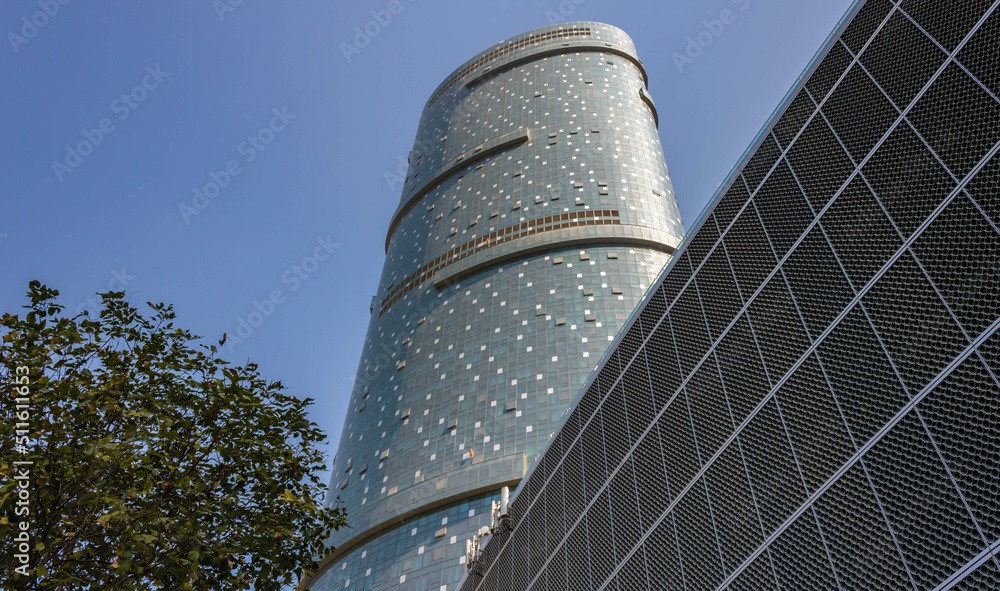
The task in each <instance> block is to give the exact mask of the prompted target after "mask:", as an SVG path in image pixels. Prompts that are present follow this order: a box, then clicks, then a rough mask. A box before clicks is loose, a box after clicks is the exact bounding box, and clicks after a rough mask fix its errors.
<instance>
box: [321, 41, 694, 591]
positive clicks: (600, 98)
mask: <svg viewBox="0 0 1000 591" xmlns="http://www.w3.org/2000/svg"><path fill="white" fill-rule="evenodd" d="M409 163H410V166H409V171H408V173H407V178H406V182H405V186H404V188H403V195H402V199H401V202H400V205H399V208H398V209H397V211H396V213H395V214H394V215H393V219H392V222H391V224H390V227H389V232H388V235H387V236H386V261H385V267H384V269H383V272H382V280H381V283H380V285H379V287H378V292H377V295H376V297H375V298H374V299H373V302H372V319H371V324H370V325H369V329H368V337H367V340H366V342H365V346H364V349H363V352H362V357H361V362H360V366H359V368H358V377H357V380H356V382H355V386H354V390H353V392H352V394H351V402H350V406H349V410H348V414H347V418H346V420H345V424H344V430H343V435H342V437H341V441H340V448H339V451H338V453H337V459H336V461H335V465H334V468H333V476H332V478H331V496H339V497H340V499H341V502H342V503H343V504H344V505H345V506H346V508H347V511H348V514H349V519H350V522H351V525H352V529H348V530H344V531H341V532H338V533H337V534H336V535H335V536H334V537H333V538H332V539H331V543H332V544H334V545H336V547H337V550H336V552H335V553H334V554H332V555H331V556H330V557H329V558H327V559H326V560H325V561H324V562H323V563H322V565H321V568H320V570H319V572H318V573H317V574H316V575H315V576H313V577H311V578H310V579H309V580H308V581H306V583H307V584H309V585H311V586H312V588H313V589H318V590H320V591H329V590H334V589H337V590H339V589H345V588H346V589H364V590H368V589H413V590H426V589H433V590H435V591H438V590H445V589H447V590H453V589H455V587H456V585H457V583H458V581H459V580H460V578H461V575H462V573H463V572H464V570H465V566H464V564H463V561H464V549H465V540H466V539H467V538H469V536H471V535H472V534H473V533H475V531H476V530H477V529H479V528H480V527H481V526H482V525H486V524H488V521H489V506H490V502H491V501H492V500H494V499H496V498H498V497H499V489H500V488H501V487H503V486H505V485H506V486H511V488H512V489H513V487H514V486H516V485H517V484H518V482H520V479H521V478H522V476H523V475H524V473H525V472H526V470H527V468H528V465H529V463H530V462H531V461H532V460H533V459H534V457H535V456H536V454H537V453H538V451H539V450H540V448H541V447H542V446H543V445H544V444H545V442H546V441H547V440H548V438H549V436H550V434H551V433H552V431H553V430H554V429H555V427H556V426H557V424H558V422H559V420H560V418H561V417H562V415H563V413H564V412H565V410H566V409H567V408H568V406H569V404H570V402H571V399H572V398H573V397H574V396H575V395H576V393H577V390H578V389H579V388H580V386H581V385H582V384H583V383H584V382H585V381H586V379H587V377H588V376H589V374H590V373H591V371H592V370H593V369H594V367H595V366H596V364H597V362H598V360H599V359H600V357H601V355H602V353H603V352H604V350H605V349H606V347H607V346H608V344H609V342H610V341H611V340H612V339H613V337H614V335H615V334H616V332H617V331H618V329H619V327H620V326H621V325H622V323H623V322H624V321H625V320H626V317H627V316H628V314H629V313H630V312H631V311H632V309H633V308H634V307H635V305H636V304H637V303H638V302H639V300H640V299H641V297H642V295H643V293H644V292H645V290H646V288H647V286H648V285H650V284H651V283H652V282H653V280H654V279H655V278H656V276H657V274H658V273H659V271H660V270H661V269H662V268H663V266H664V265H665V264H666V263H667V261H668V260H669V258H670V255H671V254H672V253H673V252H674V249H675V248H676V246H677V245H678V244H679V242H680V240H681V238H682V236H683V227H682V225H681V220H680V216H679V214H678V210H677V202H676V199H675V197H674V192H673V189H672V186H671V183H670V175H669V173H668V171H667V167H666V164H665V162H664V159H663V151H662V148H661V146H660V141H659V137H658V135H657V115H656V108H655V106H654V104H653V101H652V99H651V98H650V96H649V94H648V92H647V90H646V72H645V70H644V68H643V65H642V62H641V61H640V60H639V58H638V57H637V56H636V53H635V47H634V46H633V44H632V41H631V39H629V37H628V36H627V35H626V34H625V33H624V32H622V31H621V30H619V29H617V28H615V27H611V26H608V25H604V24H599V23H585V22H580V23H569V24H562V25H555V26H550V27H544V28H541V29H536V30H534V31H530V32H528V33H525V34H523V35H519V36H517V37H514V38H512V39H509V40H507V41H504V42H502V43H499V44H497V45H495V46H493V47H491V48H489V49H487V50H486V51H484V52H482V53H480V54H479V55H477V56H475V57H474V58H473V59H471V60H469V61H468V62H466V63H465V64H464V65H462V66H461V67H460V68H459V69H458V70H456V71H455V72H454V73H453V74H452V75H451V76H449V77H448V78H447V79H446V80H445V81H444V82H443V83H442V84H441V85H440V86H439V87H438V88H437V90H436V91H435V92H434V94H433V95H432V96H431V98H430V100H429V101H428V102H427V105H426V107H425V108H424V112H423V115H422V117H421V120H420V126H419V128H418V130H417V137H416V142H415V144H414V149H413V151H412V152H411V153H410V157H409Z"/></svg>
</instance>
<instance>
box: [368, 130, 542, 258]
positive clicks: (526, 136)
mask: <svg viewBox="0 0 1000 591" xmlns="http://www.w3.org/2000/svg"><path fill="white" fill-rule="evenodd" d="M530 141H531V134H530V132H529V131H528V129H527V128H523V129H519V130H517V131H512V132H510V133H506V134H504V135H502V136H500V137H496V138H493V139H492V140H488V141H486V142H483V143H482V144H480V145H479V146H476V147H475V148H473V149H471V150H467V151H465V152H464V153H462V154H459V155H458V156H456V157H454V158H452V159H451V160H449V161H448V162H446V163H444V164H442V165H441V167H440V168H438V169H437V170H436V171H435V172H434V173H433V174H432V175H431V176H429V177H427V178H426V179H424V182H422V183H420V184H419V185H417V186H415V187H413V188H412V189H411V190H410V196H409V197H404V198H403V202H402V203H400V205H399V208H397V209H396V213H394V214H392V222H391V223H390V224H389V232H388V234H387V235H386V237H385V252H386V253H388V252H389V243H390V242H392V235H393V233H394V232H395V231H396V226H398V225H399V222H401V221H402V219H403V216H404V215H406V212H408V211H410V209H411V208H412V207H413V206H414V205H416V204H417V202H418V201H420V200H421V199H422V198H423V197H424V195H426V194H427V193H430V191H431V189H433V188H434V187H436V186H437V185H438V184H439V183H441V182H442V181H443V180H445V179H446V178H448V177H450V176H451V175H453V174H455V173H456V172H458V171H459V170H460V169H462V168H465V167H466V166H468V165H470V164H474V163H476V162H479V161H480V160H484V159H486V158H488V157H490V156H492V155H493V154H496V153H497V152H501V151H503V150H506V149H507V148H511V147H514V146H519V145H521V144H523V143H525V142H530Z"/></svg>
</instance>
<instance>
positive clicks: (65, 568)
mask: <svg viewBox="0 0 1000 591" xmlns="http://www.w3.org/2000/svg"><path fill="white" fill-rule="evenodd" d="M58 295H59V292H58V291H55V290H52V289H49V288H47V287H45V286H43V285H41V284H40V283H39V282H37V281H32V282H31V284H30V285H29V291H28V298H29V300H30V304H29V305H27V306H24V307H25V308H27V309H28V312H27V313H26V314H25V316H24V318H21V317H19V316H16V315H11V314H4V315H3V316H2V317H0V327H2V328H0V333H2V334H3V343H2V345H0V383H2V386H0V388H2V389H3V395H2V396H0V399H2V400H0V408H2V411H0V412H2V414H3V418H4V420H3V424H2V425H0V479H2V482H0V579H3V580H4V581H5V583H6V584H7V585H10V586H11V587H13V588H23V589H36V588H40V589H92V590H97V589H102V590H131V589H142V590H146V589H170V590H174V589H184V590H187V589H190V590H196V589H211V590H213V591H216V590H229V589H251V588H253V589H258V590H262V591H266V590H276V589H281V588H282V587H284V586H286V585H289V584H294V583H295V582H297V581H298V580H300V578H301V577H302V575H303V574H304V573H306V572H309V571H311V570H313V569H315V568H316V566H317V563H316V560H317V559H321V558H322V557H323V556H325V555H326V553H328V552H329V551H330V550H331V549H330V548H327V547H325V545H324V540H326V539H327V538H328V537H329V535H330V534H331V533H332V532H333V531H335V530H337V529H339V528H340V527H341V526H343V525H346V515H345V513H344V510H343V509H342V508H340V507H339V506H335V507H332V508H324V506H323V494H324V492H325V490H326V487H325V486H324V484H323V483H322V482H321V481H320V479H319V476H318V475H319V474H320V473H321V472H322V471H324V470H325V462H324V456H323V454H322V453H321V452H320V451H319V450H318V449H317V446H316V445H317V443H318V442H321V441H323V440H324V439H325V435H324V434H323V432H322V431H321V430H320V429H319V428H318V427H317V425H316V424H315V423H311V422H310V421H309V420H308V419H307V417H306V409H307V407H308V406H309V405H310V404H311V403H312V400H311V399H305V400H299V399H297V398H295V397H293V396H289V395H287V394H285V393H284V387H283V386H282V385H281V383H280V382H268V381H267V380H265V379H264V378H262V377H261V376H260V374H259V373H258V368H257V366H256V365H254V364H252V363H246V364H244V365H233V364H231V363H228V362H226V361H223V360H222V359H220V358H218V357H217V347H216V346H215V345H209V346H206V345H204V344H197V343H196V342H195V341H197V340H198V337H196V336H193V335H192V334H191V333H190V332H188V331H186V330H182V329H180V328H175V327H174V323H173V321H174V318H175V314H174V312H173V309H172V307H171V306H166V305H164V304H148V305H149V307H150V308H151V311H150V312H149V313H148V314H149V315H148V317H147V316H143V315H141V314H140V313H139V310H138V309H136V308H133V307H132V306H131V305H130V304H129V303H128V302H126V301H125V299H124V293H123V292H107V293H103V294H99V295H100V296H101V298H102V302H103V309H102V310H101V312H100V315H99V317H98V318H90V317H88V316H87V314H86V313H84V314H81V315H79V316H76V317H74V318H67V317H64V316H62V315H61V311H62V309H63V306H60V305H59V304H57V303H56V297H57V296H58ZM19 423H20V424H19ZM18 429H20V432H18ZM24 462H30V464H26V463H24ZM25 491H26V492H25ZM25 497H28V498H27V500H25ZM21 507H28V509H26V510H25V509H21V510H20V512H19V511H18V510H19V508H21ZM22 513H26V514H22ZM25 530H27V532H28V533H27V535H25V534H23V533H21V532H22V531H25ZM18 536H20V537H21V538H22V539H23V538H25V537H27V538H29V541H28V542H23V543H25V544H26V545H24V546H21V545H20V544H21V543H22V542H21V541H19V540H18V539H17V538H18ZM24 549H30V550H29V552H28V554H29V563H28V564H27V565H25V564H22V562H21V561H19V559H18V558H17V555H18V554H19V552H20V550H24ZM15 571H16V572H15ZM25 574H26V575H27V576H25Z"/></svg>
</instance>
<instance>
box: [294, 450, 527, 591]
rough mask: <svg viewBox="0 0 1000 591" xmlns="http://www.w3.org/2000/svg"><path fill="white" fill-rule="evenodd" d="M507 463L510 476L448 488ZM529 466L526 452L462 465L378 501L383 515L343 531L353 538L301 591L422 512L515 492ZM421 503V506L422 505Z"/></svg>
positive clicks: (343, 543)
mask: <svg viewBox="0 0 1000 591" xmlns="http://www.w3.org/2000/svg"><path fill="white" fill-rule="evenodd" d="M505 460H513V463H514V464H515V465H514V468H513V470H512V472H511V473H509V474H506V475H505V474H503V473H501V478H500V479H497V480H495V481H492V480H491V481H484V482H482V483H481V484H479V485H476V486H473V487H471V488H470V487H461V486H458V487H455V486H447V481H448V479H450V478H458V479H461V478H462V477H463V476H468V474H469V473H470V472H471V471H472V470H473V469H476V470H479V469H481V468H483V467H487V468H488V467H490V466H492V465H495V464H501V463H502V462H504V461H505ZM466 462H471V460H466ZM463 463H464V462H463ZM527 463H528V462H527V457H526V456H525V455H524V452H520V453H514V454H507V455H503V456H500V457H498V458H493V459H491V460H489V461H485V462H483V461H480V462H473V463H470V464H469V465H467V466H462V467H460V468H459V469H457V470H452V471H450V472H447V473H445V474H442V475H441V476H439V477H437V478H434V479H431V480H425V481H423V482H419V483H416V484H414V485H412V486H410V487H407V488H405V489H403V490H401V491H399V492H397V493H395V494H393V495H391V496H389V497H386V498H384V499H382V500H380V501H376V502H375V503H379V504H380V505H381V509H380V510H379V511H378V513H379V514H378V515H372V513H370V512H369V513H367V514H363V515H365V517H367V518H368V521H367V522H365V523H364V524H363V525H361V529H348V530H341V531H347V532H351V533H352V534H353V535H350V536H349V537H345V539H343V540H337V542H338V543H339V545H338V546H337V547H336V549H335V550H334V551H333V552H332V553H330V554H329V555H328V556H327V557H326V558H324V559H323V560H321V561H320V563H319V567H318V568H317V569H316V572H315V573H314V574H311V575H309V576H307V577H305V578H304V579H303V580H302V581H301V582H300V583H299V585H298V588H299V589H305V588H308V587H311V586H312V585H313V584H314V583H316V581H317V580H318V579H319V577H321V576H322V575H323V573H325V572H326V570H327V569H328V568H329V567H330V565H331V564H333V563H334V562H336V561H337V560H338V559H339V558H341V557H342V556H344V555H345V554H347V553H348V552H350V551H352V550H354V549H355V548H357V547H358V546H360V545H361V544H363V543H365V542H367V541H368V540H370V539H372V538H374V537H375V536H377V535H379V534H380V533H382V532H384V531H386V530H388V529H391V528H393V527H394V526H397V525H399V524H400V523H402V522H403V521H406V520H407V519H409V518H410V517H413V516H415V515H420V514H422V513H428V512H430V511H433V510H434V509H437V508H439V507H443V506H445V505H450V504H452V503H456V502H458V501H461V500H462V499H464V498H468V497H473V496H476V495H480V494H483V493H488V492H491V491H496V490H500V489H501V488H503V487H505V486H509V487H511V489H514V488H515V487H516V486H517V485H518V484H519V483H520V482H521V478H523V477H524V473H525V471H526V470H527V469H528V465H527ZM442 481H443V482H444V483H445V486H443V487H441V488H442V490H444V491H446V492H445V494H442V495H441V496H438V495H437V489H438V484H439V482H442ZM422 499H426V502H423V503H420V501H421V500H422ZM375 503H373V504H372V506H375ZM417 503H420V504H419V505H418V504H417ZM350 517H351V516H350V515H348V518H350ZM337 533H340V532H337ZM331 537H332V538H337V537H338V536H337V534H336V533H335V534H334V535H333V536H331Z"/></svg>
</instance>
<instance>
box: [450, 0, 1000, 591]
mask: <svg viewBox="0 0 1000 591" xmlns="http://www.w3.org/2000/svg"><path fill="white" fill-rule="evenodd" d="M997 4H998V3H996V2H993V1H992V0H990V1H975V0H961V1H960V0H903V1H902V2H896V3H893V2H890V1H889V0H868V1H866V2H859V3H857V4H856V5H855V6H853V7H852V9H851V10H850V11H849V13H848V15H847V16H845V18H844V20H843V21H842V22H841V24H840V25H838V27H837V29H836V30H835V31H834V33H833V35H831V37H830V39H829V40H828V41H827V43H826V44H825V45H824V48H823V49H822V50H821V52H820V54H818V56H817V59H816V60H814V62H813V64H812V65H811V66H810V67H809V68H808V69H807V71H806V73H805V74H804V75H803V77H802V78H801V79H800V82H799V83H797V84H796V86H795V87H794V88H793V89H792V90H791V91H790V93H789V95H788V97H787V98H786V100H785V101H783V103H782V106H781V107H779V110H778V111H776V113H775V115H774V116H773V117H772V119H771V120H770V121H769V123H768V124H767V125H766V126H765V128H764V130H763V131H762V133H761V134H760V135H759V136H758V139H757V140H755V142H754V145H753V146H752V147H751V149H750V150H748V153H747V156H745V157H744V158H743V159H741V161H740V163H739V164H738V166H737V167H736V169H734V172H733V173H732V174H731V175H730V178H729V180H728V181H727V183H725V184H724V185H723V188H722V189H721V190H720V193H719V194H718V195H717V196H716V198H715V199H713V201H712V203H711V205H710V206H709V208H708V209H706V211H705V212H704V213H703V215H702V217H701V218H700V219H699V221H698V222H697V224H696V225H695V227H694V230H693V231H692V233H691V234H689V236H688V238H687V239H686V240H685V242H684V244H683V245H682V247H681V249H680V250H679V251H678V255H677V256H676V258H675V259H674V260H673V261H672V262H671V264H670V266H669V267H668V268H667V269H666V270H665V272H664V274H663V275H662V277H661V278H660V280H659V281H658V283H657V284H656V286H655V288H654V290H653V291H652V293H650V294H649V295H648V296H647V297H646V298H645V299H644V301H643V303H642V304H641V305H640V307H639V309H638V311H637V313H636V315H635V316H634V317H633V318H632V319H630V321H629V323H628V324H627V325H626V328H625V329H624V330H623V333H622V334H621V335H619V337H618V338H616V341H615V344H614V345H613V346H612V348H611V349H609V351H608V352H607V353H606V355H605V358H604V359H603V360H602V362H601V364H600V365H599V367H598V369H597V371H596V372H595V374H594V375H593V376H592V377H591V379H590V381H588V383H587V384H586V386H585V388H584V390H583V394H582V396H581V397H580V398H579V400H578V401H577V402H576V403H575V404H574V405H573V407H572V409H571V410H570V412H569V413H568V415H567V417H566V419H565V420H564V421H563V423H562V425H561V427H560V429H559V430H558V431H557V433H556V435H555V436H554V437H553V439H552V440H551V442H550V444H549V445H548V447H547V448H546V449H545V450H544V451H543V453H542V454H541V455H540V456H539V458H538V460H537V461H536V462H535V464H534V465H533V466H532V468H531V470H530V471H529V474H528V476H526V478H525V480H524V481H523V482H522V484H521V486H520V487H519V489H518V490H517V491H516V495H515V497H514V498H513V500H512V505H511V520H512V524H513V529H512V530H511V531H509V532H504V533H497V534H495V535H494V536H492V539H491V540H490V541H489V543H488V544H487V545H486V548H485V550H484V553H483V557H482V559H481V561H480V562H479V563H477V564H476V565H475V566H474V568H473V571H472V573H471V574H469V575H468V576H467V577H466V579H465V580H464V583H463V586H462V589H463V591H473V590H478V591H500V590H503V591H521V590H527V589H531V590H535V591H562V590H567V591H578V590H598V589H607V590H616V591H646V590H648V591H653V590H666V589H670V590H675V589H677V590H681V589H684V590H688V591H695V590H720V589H732V590H737V589H739V590H744V589H746V590H751V589H752V590H761V589H772V590H777V589H792V590H803V589H817V590H830V589H841V590H846V589H914V590H915V589H997V588H1000V565H998V562H997V554H998V553H1000V383H998V377H1000V330H998V329H1000V229H998V225H1000V156H998V155H997V152H998V150H1000V144H998V140H1000V100H998V93H1000V77H998V72H1000V69H998V56H1000V9H998V7H997Z"/></svg>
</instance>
